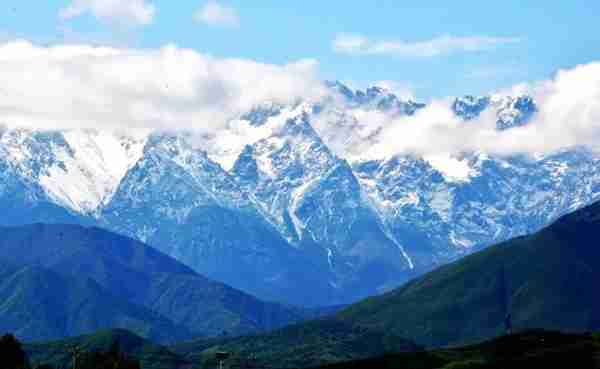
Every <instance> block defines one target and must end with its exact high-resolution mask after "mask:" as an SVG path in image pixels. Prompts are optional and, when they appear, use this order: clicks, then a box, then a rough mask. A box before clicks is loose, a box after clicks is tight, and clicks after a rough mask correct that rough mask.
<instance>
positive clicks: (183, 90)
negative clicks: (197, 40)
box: [0, 41, 323, 132]
mask: <svg viewBox="0 0 600 369" xmlns="http://www.w3.org/2000/svg"><path fill="white" fill-rule="evenodd" d="M315 73H316V62H314V61H311V60H300V61H297V62H294V63H291V64H288V65H271V64H262V63H257V62H253V61H249V60H241V59H219V58H214V57H211V56H209V55H205V54H201V53H198V52H196V51H193V50H189V49H181V48H178V47H176V46H173V45H169V46H165V47H162V48H160V49H150V50H135V49H117V48H107V47H91V46H86V45H74V46H53V47H39V46H36V45H33V44H31V43H29V42H25V41H18V42H9V43H5V44H0V123H3V124H5V125H7V126H9V127H10V126H29V127H37V128H46V129H54V128H128V127H138V128H158V129H177V128H186V129H193V130H196V131H199V132H211V131H214V130H218V129H221V128H222V127H224V126H225V124H226V122H227V121H228V120H230V119H231V118H232V117H235V116H236V115H239V114H241V113H243V112H247V111H248V110H250V109H251V108H252V107H254V106H255V105H257V104H259V103H262V102H264V101H272V102H275V103H280V104H291V103H294V102H296V101H298V100H300V99H305V98H308V99H311V98H312V97H314V98H318V97H319V95H320V94H322V93H323V87H322V84H321V82H320V81H319V80H318V79H317V77H316V76H315Z"/></svg>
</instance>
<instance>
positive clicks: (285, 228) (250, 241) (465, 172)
mask: <svg viewBox="0 0 600 369" xmlns="http://www.w3.org/2000/svg"><path fill="white" fill-rule="evenodd" d="M328 87H329V88H330V89H331V91H333V92H334V93H335V94H336V96H337V99H342V100H343V101H344V103H343V104H342V105H340V104H334V103H333V102H331V101H329V100H327V99H325V100H324V101H319V102H300V103H298V104H297V105H293V106H280V105H277V104H274V103H268V102H265V104H263V105H260V106H257V107H256V108H255V109H253V110H252V111H250V112H247V113H245V114H242V115H241V116H240V117H238V118H237V119H234V120H232V122H231V126H232V127H238V128H239V129H240V130H241V129H242V128H240V127H243V129H245V130H249V131H250V132H251V134H250V136H252V137H253V139H252V140H250V141H248V142H245V143H244V144H242V145H237V144H235V145H234V144H232V142H234V143H235V142H236V141H235V140H227V139H222V140H215V141H214V142H213V143H214V145H213V146H212V147H211V148H210V149H207V148H203V147H199V146H198V145H196V144H195V139H194V137H193V135H192V134H191V133H189V132H158V131H152V132H150V131H135V132H130V131H127V132H114V131H111V132H108V131H98V130H62V131H43V130H33V129H16V128H10V129H3V130H1V131H0V206H1V207H2V209H4V211H3V212H2V214H1V215H0V224H1V225H22V224H32V223H37V222H42V223H68V224H79V225H86V226H96V227H102V228H106V229H108V230H111V231H113V232H117V233H119V234H122V235H125V236H128V237H132V238H135V239H137V240H140V241H142V242H145V243H147V244H149V245H151V246H153V247H155V248H157V249H158V250H159V251H161V252H163V253H165V254H167V255H169V256H171V257H173V258H175V259H177V260H179V261H180V262H182V263H184V264H185V265H187V266H188V267H190V268H191V269H193V270H195V271H196V272H199V273H200V274H203V275H206V276H207V277H209V278H211V279H215V280H218V281H221V282H224V283H226V284H228V285H231V286H233V287H234V288H237V289H240V290H243V291H245V292H247V293H250V294H252V295H255V296H257V297H259V298H261V299H263V300H272V301H274V300H277V301H281V302H284V303H291V304H296V305H303V306H325V305H335V304H346V303H351V302H354V301H357V300H359V299H361V298H364V297H366V296H369V295H372V294H377V293H382V292H385V291H388V290H390V289H392V288H393V287H396V286H398V285H400V284H401V283H403V282H405V281H407V280H409V279H410V278H413V277H415V276H417V275H420V274H422V273H424V272H426V271H428V270H431V269H433V268H435V267H436V266H439V265H442V264H444V263H447V262H450V261H453V260H455V259H457V258H459V257H461V256H464V255H467V254H469V253H471V252H473V251H474V250H478V249H479V248H480V247H483V246H487V245H490V244H493V243H496V242H500V241H503V240H506V239H509V238H512V237H515V236H518V235H522V234H527V233H529V232H532V231H535V230H538V229H540V228H541V227H543V226H544V225H546V224H548V223H549V222H551V221H552V220H553V219H556V218H557V217H559V216H560V215H562V214H565V213H567V212H569V211H572V210H575V209H577V208H580V207H582V206H584V205H586V204H589V203H591V202H592V201H593V200H594V199H596V198H598V193H599V191H600V187H599V186H598V185H597V183H600V182H599V181H598V180H599V179H600V178H599V176H600V174H599V173H598V171H597V169H596V168H597V167H598V159H599V158H598V156H597V155H596V154H594V153H592V152H590V151H588V150H586V149H584V148H577V149H573V150H566V151H561V152H557V153H554V154H549V155H534V156H525V155H512V156H491V155H487V154H483V153H464V154H462V155H459V156H457V155H454V156H451V155H447V156H444V155H436V156H416V155H391V156H389V157H375V158H374V157H371V156H368V155H366V156H362V157H361V156H352V157H343V155H341V154H340V153H339V150H338V149H337V147H336V145H335V142H334V141H335V140H334V139H333V137H332V135H348V137H352V135H354V134H357V132H358V131H359V130H360V127H361V124H362V122H361V120H360V116H359V115H358V116H357V114H356V112H357V111H361V112H372V111H375V112H384V113H385V114H389V115H392V116H411V115H414V114H418V113H419V111H420V110H421V109H423V108H425V107H426V105H425V104H421V103H416V102H413V101H402V100H401V99H399V98H397V97H396V96H395V95H394V94H393V93H391V92H389V91H387V90H384V89H381V88H377V87H373V88H369V89H367V90H366V91H353V90H351V89H349V88H348V87H346V86H344V85H343V84H341V83H339V82H336V83H328ZM340 106H341V107H340ZM452 109H453V111H454V113H455V114H456V116H457V117H459V118H460V119H462V120H463V124H472V123H473V122H474V121H475V119H474V118H476V117H477V116H479V115H480V114H482V113H484V112H486V113H489V112H491V113H492V114H494V115H495V116H496V119H497V124H496V126H497V129H498V130H508V129H514V128H518V127H519V126H522V125H526V124H529V123H530V122H531V118H532V117H534V116H535V114H536V111H537V107H536V105H535V101H533V99H531V98H530V97H528V96H514V97H511V96H487V97H473V96H466V97H462V98H458V99H456V100H455V101H454V103H453V105H452ZM323 119H326V120H327V121H328V122H329V123H330V124H333V125H335V126H336V127H338V128H339V129H336V130H335V131H334V133H331V132H330V131H324V130H321V129H320V125H319V122H320V121H321V120H323ZM234 131H235V130H234Z"/></svg>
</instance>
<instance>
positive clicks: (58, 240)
mask: <svg viewBox="0 0 600 369" xmlns="http://www.w3.org/2000/svg"><path fill="white" fill-rule="evenodd" d="M0 252H1V253H2V255H3V258H5V259H7V261H8V262H10V263H12V264H14V265H24V266H36V267H42V268H44V269H46V270H49V271H52V272H53V273H57V274H58V275H60V278H67V279H77V280H81V281H85V280H89V281H93V282H94V283H95V284H96V285H97V286H98V288H102V289H103V290H104V291H106V293H107V294H110V295H111V300H110V301H120V302H121V303H127V304H130V305H135V306H137V307H139V308H143V309H145V310H149V311H152V312H153V314H155V315H157V316H161V317H163V318H164V319H166V320H169V321H171V322H173V323H172V324H173V325H177V326H180V327H185V331H187V332H193V334H194V336H198V335H220V334H222V333H223V332H224V331H226V332H228V333H229V334H234V335H236V334H242V333H250V332H257V331H261V330H266V329H272V328H277V327H281V326H283V325H285V324H287V323H290V322H294V321H299V320H301V319H303V318H304V314H305V312H304V311H301V310H300V309H295V308H289V307H285V306H282V305H279V304H276V303H266V302H263V301H260V300H258V299H256V298H254V297H252V296H250V295H248V294H245V293H243V292H241V291H238V290H235V289H233V288H230V287H228V286H226V285H224V284H222V283H218V282H214V281H212V280H209V279H207V278H205V277H203V276H201V275H199V274H197V273H196V272H194V271H193V270H191V269H190V268H188V267H186V266H184V265H183V264H181V263H179V262H178V261H176V260H174V259H172V258H170V257H168V256H166V255H164V254H162V253H160V252H158V251H157V250H156V249H154V248H152V247H149V246H146V245H144V244H143V243H141V242H138V241H135V240H132V239H130V238H127V237H123V236H119V235H116V234H114V233H111V232H108V231H104V230H101V229H99V228H85V227H81V226H76V225H44V224H34V225H28V226H22V227H4V228H0ZM20 283H24V282H18V283H17V282H15V283H13V284H10V285H7V286H6V288H7V293H12V292H13V290H18V289H19V288H21V284H20ZM72 285H73V286H76V285H77V284H75V283H74V284H72ZM65 286H66V287H65ZM70 287H71V284H65V285H64V286H63V288H62V289H63V290H66V291H67V292H69V293H70V292H71V291H70ZM56 293H58V292H56ZM35 297H36V296H35V294H33V295H32V298H35ZM52 301H53V299H50V298H49V299H48V300H31V301H23V304H22V306H23V308H22V309H25V307H27V306H37V305H44V306H46V305H48V306H49V304H50V303H51V302H52ZM107 301H108V300H107ZM104 304H105V302H102V301H98V302H97V305H98V306H103V305H104ZM14 308H15V309H17V310H18V306H15V307H14ZM17 312H18V311H17ZM74 313H75V312H74ZM306 314H309V313H306ZM310 314H312V313H310ZM77 316H82V317H85V314H79V315H77ZM43 320H44V315H27V318H24V320H23V322H29V323H31V324H33V323H34V322H39V323H41V321H43ZM58 322H61V320H58ZM29 323H28V324H29ZM46 323H53V322H46ZM53 324H54V323H53ZM25 327H26V325H24V326H23V327H16V326H15V327H13V329H15V330H16V329H17V328H23V329H25ZM112 327H123V328H128V329H131V330H133V331H134V332H136V333H138V334H140V335H142V336H144V337H149V336H148V335H146V332H145V331H144V330H140V329H136V326H135V325H125V326H123V325H115V326H112V325H102V326H95V327H94V328H93V329H89V330H81V329H71V327H69V326H66V327H65V328H64V330H63V331H61V334H58V335H51V336H47V335H44V336H40V337H36V336H35V332H32V331H29V332H28V335H27V338H30V339H42V338H43V339H48V338H60V337H64V336H68V335H77V334H82V333H86V332H89V331H92V330H96V329H100V328H112ZM57 333H58V332H57ZM188 337H191V335H190V336H188ZM152 338H155V337H152ZM171 338H172V339H181V338H182V336H181V335H177V336H173V337H171Z"/></svg>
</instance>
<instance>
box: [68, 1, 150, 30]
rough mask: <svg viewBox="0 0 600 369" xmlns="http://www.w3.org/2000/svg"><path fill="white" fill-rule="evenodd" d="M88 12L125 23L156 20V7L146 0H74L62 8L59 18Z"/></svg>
mask: <svg viewBox="0 0 600 369" xmlns="http://www.w3.org/2000/svg"><path fill="white" fill-rule="evenodd" d="M86 13H90V14H92V15H93V16H94V17H96V18H98V19H102V20H107V21H111V22H116V23H119V24H123V25H148V24H150V23H152V21H153V20H154V16H155V15H156V7H155V6H154V5H153V4H151V3H148V2H147V1H146V0H72V2H71V3H70V4H69V5H68V6H67V7H66V8H63V9H61V10H60V12H59V18H61V19H71V18H76V17H79V16H81V15H84V14H86Z"/></svg>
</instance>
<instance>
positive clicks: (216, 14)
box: [194, 1, 240, 27]
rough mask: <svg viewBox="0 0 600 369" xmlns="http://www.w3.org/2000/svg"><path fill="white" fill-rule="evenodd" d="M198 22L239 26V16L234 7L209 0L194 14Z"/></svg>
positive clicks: (221, 25) (211, 24)
mask: <svg viewBox="0 0 600 369" xmlns="http://www.w3.org/2000/svg"><path fill="white" fill-rule="evenodd" d="M194 19H195V20H196V22H198V23H204V24H207V25H209V26H220V27H239V25H240V17H239V16H238V14H237V11H236V10H235V9H234V8H231V7H228V6H225V5H222V4H219V3H217V2H216V1H209V2H207V3H206V4H204V6H202V8H200V9H199V10H198V11H197V12H196V14H195V15H194Z"/></svg>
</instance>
